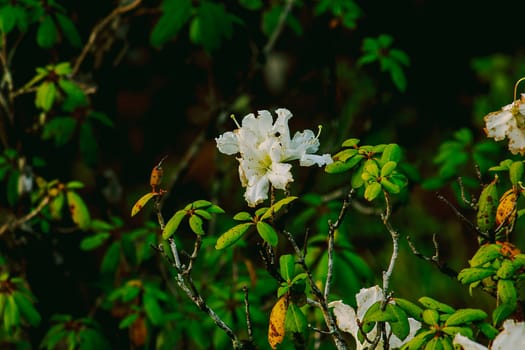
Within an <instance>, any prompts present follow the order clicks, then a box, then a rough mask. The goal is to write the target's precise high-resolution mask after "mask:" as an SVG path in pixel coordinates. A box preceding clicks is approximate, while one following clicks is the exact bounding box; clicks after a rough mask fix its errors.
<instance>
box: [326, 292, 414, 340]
mask: <svg viewBox="0 0 525 350" xmlns="http://www.w3.org/2000/svg"><path fill="white" fill-rule="evenodd" d="M383 297H384V294H383V290H381V288H380V287H379V286H374V287H370V288H362V289H361V290H360V291H359V293H357V294H356V297H355V299H356V301H357V311H356V310H354V308H353V307H351V306H349V305H346V304H344V303H343V302H342V301H341V300H337V301H332V302H331V303H330V304H328V306H330V307H333V308H334V315H335V318H336V322H337V326H338V327H339V329H341V330H342V331H344V332H347V333H350V334H352V335H353V337H354V338H355V342H356V349H357V350H362V349H366V348H368V347H369V346H370V345H371V344H370V343H369V342H368V341H367V340H366V339H364V340H363V343H361V341H360V340H359V338H358V333H359V324H358V320H360V321H361V320H363V318H364V316H365V314H366V312H367V311H368V309H369V308H370V307H371V306H372V305H373V304H375V303H376V302H378V301H381V300H383ZM391 303H394V302H393V301H391ZM408 323H409V325H410V332H409V334H408V336H407V337H406V338H405V339H403V340H401V339H399V338H398V337H397V336H396V335H395V334H392V335H391V336H390V337H389V348H391V349H396V348H400V347H401V346H403V344H405V343H407V342H408V341H410V340H411V339H412V338H414V336H415V335H416V332H417V331H418V330H419V329H420V328H421V322H419V321H417V320H415V319H413V318H411V317H409V318H408ZM385 328H386V332H387V333H389V332H390V325H389V324H388V323H386V325H385ZM376 334H377V325H376V326H375V327H374V328H373V329H372V330H371V331H370V332H369V333H368V334H367V336H366V338H367V339H369V340H373V339H374V338H375V337H376ZM376 349H383V340H382V339H381V341H379V343H378V344H377V346H376Z"/></svg>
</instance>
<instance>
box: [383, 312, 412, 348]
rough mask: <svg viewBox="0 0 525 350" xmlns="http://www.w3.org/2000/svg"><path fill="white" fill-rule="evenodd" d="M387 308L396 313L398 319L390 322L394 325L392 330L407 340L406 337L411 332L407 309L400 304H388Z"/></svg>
mask: <svg viewBox="0 0 525 350" xmlns="http://www.w3.org/2000/svg"><path fill="white" fill-rule="evenodd" d="M386 307H387V309H390V311H391V312H392V313H393V314H394V315H396V318H397V321H393V322H389V323H390V327H392V332H393V333H394V334H395V335H396V336H397V337H398V338H399V339H400V340H405V338H406V337H407V336H408V334H409V333H410V324H409V322H408V316H407V314H406V313H405V311H404V310H403V309H402V308H401V307H399V306H398V305H393V304H387V306H386Z"/></svg>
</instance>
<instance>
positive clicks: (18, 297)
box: [12, 292, 42, 327]
mask: <svg viewBox="0 0 525 350" xmlns="http://www.w3.org/2000/svg"><path fill="white" fill-rule="evenodd" d="M12 295H13V297H14V300H15V303H16V305H17V306H18V309H19V310H20V314H21V315H22V317H23V318H24V319H25V320H26V321H27V322H28V323H29V324H30V325H31V326H33V327H38V325H39V324H40V321H41V320H42V318H41V317H40V314H39V313H38V311H37V310H36V309H35V307H34V305H33V303H32V302H31V301H30V300H29V299H28V298H26V296H25V295H23V294H22V293H20V292H14V293H13V294H12Z"/></svg>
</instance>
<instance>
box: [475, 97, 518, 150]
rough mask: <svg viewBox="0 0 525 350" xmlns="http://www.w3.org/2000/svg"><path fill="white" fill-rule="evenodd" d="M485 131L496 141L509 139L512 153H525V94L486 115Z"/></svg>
mask: <svg viewBox="0 0 525 350" xmlns="http://www.w3.org/2000/svg"><path fill="white" fill-rule="evenodd" d="M484 120H485V129H484V130H485V133H486V134H487V136H488V137H492V138H494V140H495V141H501V140H503V139H504V138H505V137H507V138H508V139H509V150H510V151H511V152H512V154H517V153H520V154H521V155H524V154H525V94H521V98H520V99H519V100H516V101H514V102H513V103H511V104H508V105H506V106H504V107H503V108H502V109H501V111H498V112H492V113H489V114H487V115H486V116H485V117H484Z"/></svg>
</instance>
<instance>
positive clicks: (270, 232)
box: [257, 221, 279, 247]
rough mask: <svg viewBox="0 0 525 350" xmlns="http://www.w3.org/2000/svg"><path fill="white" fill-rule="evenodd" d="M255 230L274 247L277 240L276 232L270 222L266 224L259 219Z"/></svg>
mask: <svg viewBox="0 0 525 350" xmlns="http://www.w3.org/2000/svg"><path fill="white" fill-rule="evenodd" d="M257 232H258V233H259V235H260V236H261V238H262V239H264V240H265V242H266V243H268V244H269V245H271V246H272V247H275V246H276V245H277V243H278V242H279V237H278V236H277V232H275V230H274V228H273V227H272V226H271V225H270V224H267V223H266V222H264V221H259V222H258V223H257Z"/></svg>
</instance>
